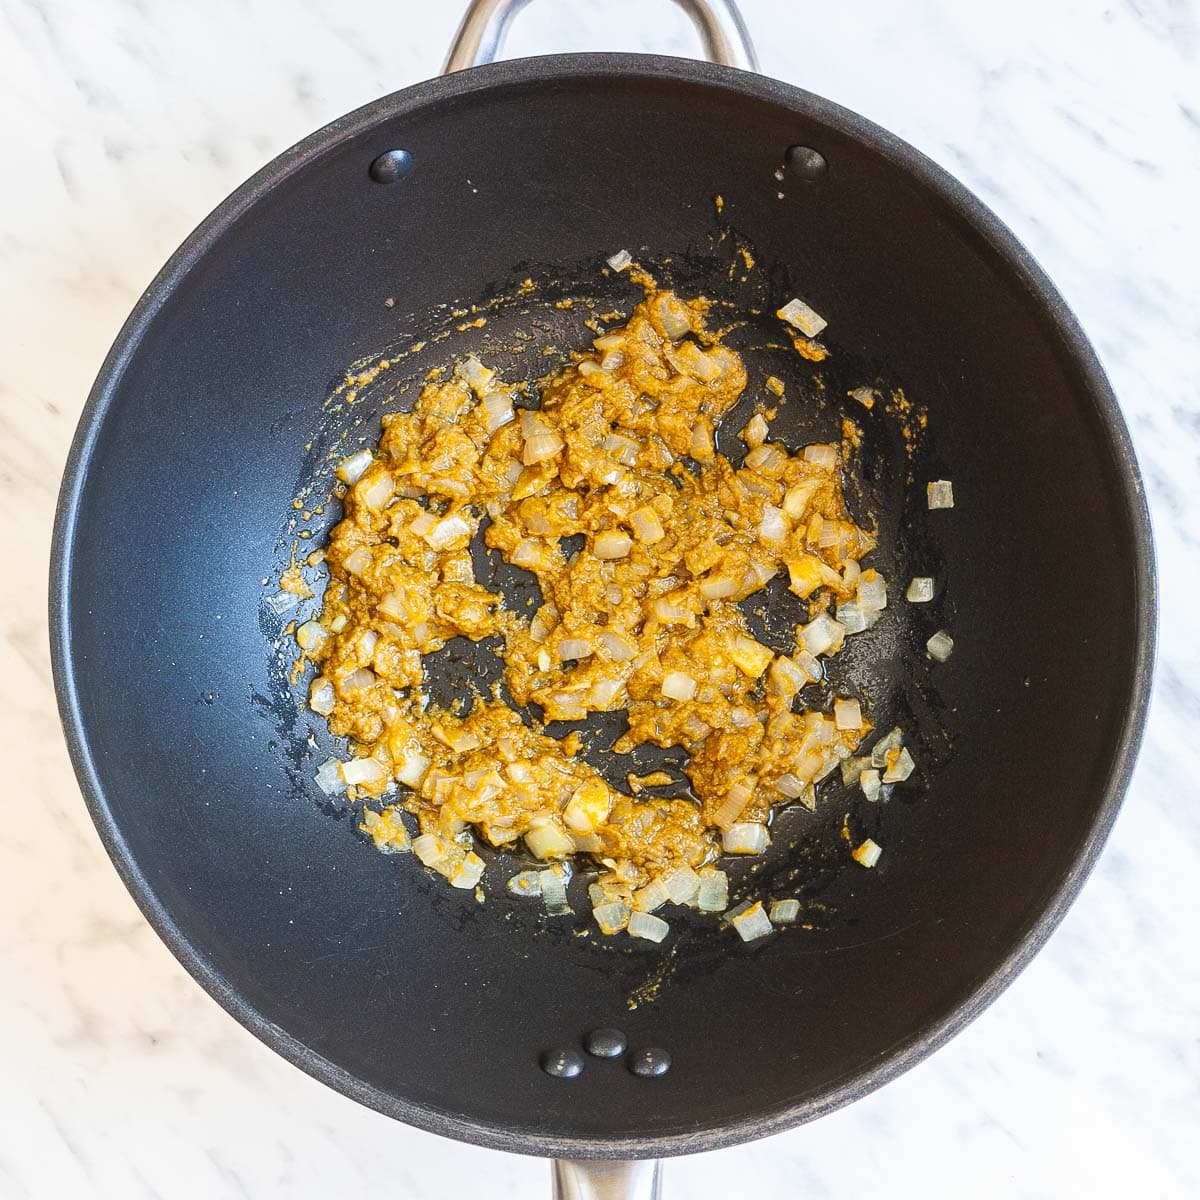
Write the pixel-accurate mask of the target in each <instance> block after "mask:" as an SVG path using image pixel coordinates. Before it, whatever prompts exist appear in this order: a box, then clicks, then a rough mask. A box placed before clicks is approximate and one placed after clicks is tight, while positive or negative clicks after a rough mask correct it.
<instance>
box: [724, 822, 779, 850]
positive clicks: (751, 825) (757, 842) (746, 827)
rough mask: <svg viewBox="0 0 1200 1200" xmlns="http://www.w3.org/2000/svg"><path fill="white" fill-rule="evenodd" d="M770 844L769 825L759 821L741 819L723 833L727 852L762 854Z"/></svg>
mask: <svg viewBox="0 0 1200 1200" xmlns="http://www.w3.org/2000/svg"><path fill="white" fill-rule="evenodd" d="M770 844H771V835H770V834H769V833H768V832H767V827H766V826H765V825H761V824H759V823H758V822H757V821H739V822H737V823H736V824H734V825H730V827H729V828H728V829H727V830H725V832H724V833H723V834H722V835H721V845H722V846H723V847H724V848H725V853H726V854H761V853H762V852H763V851H764V850H766V848H767V847H768V846H769V845H770Z"/></svg>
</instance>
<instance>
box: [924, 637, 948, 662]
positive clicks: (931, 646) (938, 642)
mask: <svg viewBox="0 0 1200 1200" xmlns="http://www.w3.org/2000/svg"><path fill="white" fill-rule="evenodd" d="M953 651H954V639H953V638H952V637H951V636H950V635H949V634H948V633H947V632H946V631H945V630H944V629H939V630H938V631H937V633H935V634H934V635H933V637H931V638H930V639H929V641H927V642H926V643H925V653H926V654H928V655H929V657H930V658H932V659H934V660H935V661H936V662H945V661H946V659H948V658H949V657H950V655H951V653H953Z"/></svg>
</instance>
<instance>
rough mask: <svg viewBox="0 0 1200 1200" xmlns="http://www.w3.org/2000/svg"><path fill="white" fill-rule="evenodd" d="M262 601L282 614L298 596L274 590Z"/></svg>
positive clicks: (355, 552)
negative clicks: (272, 593)
mask: <svg viewBox="0 0 1200 1200" xmlns="http://www.w3.org/2000/svg"><path fill="white" fill-rule="evenodd" d="M357 553H358V551H357V550H356V551H354V552H353V553H351V554H350V555H349V557H348V558H347V559H346V564H347V566H349V562H350V558H353V557H354V555H355V554H357ZM370 557H371V554H370V551H367V560H368V565H370ZM263 603H264V604H265V605H266V606H267V607H268V608H269V609H270V610H271V611H272V612H276V613H278V614H279V615H280V616H283V614H284V613H285V612H287V611H288V610H289V609H292V608H295V607H296V605H297V604H299V603H300V597H299V596H297V595H296V593H295V592H276V593H275V595H273V596H268V597H267V598H266V599H265V600H264V601H263Z"/></svg>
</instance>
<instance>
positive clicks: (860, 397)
mask: <svg viewBox="0 0 1200 1200" xmlns="http://www.w3.org/2000/svg"><path fill="white" fill-rule="evenodd" d="M850 396H851V399H854V400H857V401H858V402H859V404H861V405H862V406H863V408H868V409H869V408H874V407H875V392H874V390H873V389H872V388H869V387H856V388H854V389H853V390H852V391H851V392H850Z"/></svg>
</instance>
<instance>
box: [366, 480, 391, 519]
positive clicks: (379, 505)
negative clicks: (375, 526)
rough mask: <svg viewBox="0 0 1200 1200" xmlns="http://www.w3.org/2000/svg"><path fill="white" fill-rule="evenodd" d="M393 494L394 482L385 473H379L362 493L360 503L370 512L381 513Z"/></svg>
mask: <svg viewBox="0 0 1200 1200" xmlns="http://www.w3.org/2000/svg"><path fill="white" fill-rule="evenodd" d="M395 494H396V481H395V480H394V479H393V478H392V477H391V476H390V475H389V474H388V473H387V472H386V471H381V472H380V473H379V475H378V476H377V477H376V478H375V479H374V480H372V482H371V483H370V485H369V486H368V487H367V488H366V489H365V490H364V491H363V493H362V501H363V503H364V504H365V505H366V506H367V507H368V508H369V509H371V511H372V512H382V511H383V509H385V508H386V507H387V503H388V501H389V500H390V499H391V498H392V497H393V496H394V495H395Z"/></svg>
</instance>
